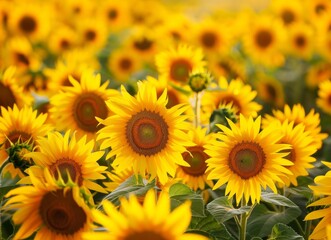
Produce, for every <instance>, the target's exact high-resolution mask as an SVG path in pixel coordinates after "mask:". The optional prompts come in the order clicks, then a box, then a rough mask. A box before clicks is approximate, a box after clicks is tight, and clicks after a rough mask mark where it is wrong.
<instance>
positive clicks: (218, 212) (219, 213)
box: [207, 197, 251, 223]
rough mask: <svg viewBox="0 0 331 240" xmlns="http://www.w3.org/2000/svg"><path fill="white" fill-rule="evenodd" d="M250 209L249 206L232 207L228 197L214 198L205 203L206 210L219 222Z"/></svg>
mask: <svg viewBox="0 0 331 240" xmlns="http://www.w3.org/2000/svg"><path fill="white" fill-rule="evenodd" d="M250 209H251V207H250V206H245V207H240V208H234V207H233V206H232V204H231V203H230V201H229V199H228V197H219V198H216V199H215V200H213V201H211V202H210V203H208V205H207V210H208V211H209V212H210V213H211V214H212V215H213V216H214V218H215V219H216V220H217V221H218V222H219V223H223V222H225V221H227V220H229V219H231V218H233V217H234V216H237V215H241V214H243V213H247V212H249V210H250Z"/></svg>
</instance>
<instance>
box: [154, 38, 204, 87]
mask: <svg viewBox="0 0 331 240" xmlns="http://www.w3.org/2000/svg"><path fill="white" fill-rule="evenodd" d="M203 58H204V56H203V53H202V50H201V49H200V48H192V47H189V46H188V45H183V44H181V45H178V47H177V48H171V49H169V50H168V51H163V52H160V53H159V54H157V55H156V58H155V63H156V67H157V70H158V72H159V74H160V77H164V78H166V79H167V80H170V81H173V82H174V83H177V84H180V85H185V84H187V83H188V76H189V74H190V73H191V72H193V71H198V70H202V69H203V68H204V67H205V65H206V62H205V61H204V60H203Z"/></svg>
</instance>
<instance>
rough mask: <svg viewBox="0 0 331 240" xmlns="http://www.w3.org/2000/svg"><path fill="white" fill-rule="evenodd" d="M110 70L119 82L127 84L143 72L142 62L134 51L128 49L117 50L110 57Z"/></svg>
mask: <svg viewBox="0 0 331 240" xmlns="http://www.w3.org/2000/svg"><path fill="white" fill-rule="evenodd" d="M108 68H109V70H110V71H111V73H112V74H114V79H115V80H116V81H117V82H125V81H128V80H129V79H130V78H131V77H132V75H133V74H134V73H136V72H138V71H139V70H142V62H141V59H140V56H139V55H138V54H136V53H135V52H134V51H132V50H130V49H128V48H123V49H116V50H114V51H112V53H111V54H110V56H109V60H108Z"/></svg>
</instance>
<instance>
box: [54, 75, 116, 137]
mask: <svg viewBox="0 0 331 240" xmlns="http://www.w3.org/2000/svg"><path fill="white" fill-rule="evenodd" d="M69 79H70V82H71V84H72V86H71V87H65V88H63V91H61V92H59V93H58V94H55V95H54V96H53V97H51V99H50V105H51V106H50V109H49V113H50V117H51V118H52V119H53V121H54V122H55V123H56V128H57V129H58V130H59V131H63V130H68V129H74V130H76V131H77V136H78V137H81V136H83V135H85V134H86V135H87V138H88V139H93V138H94V137H95V134H96V132H97V131H98V130H100V129H101V128H102V125H99V123H98V121H97V120H96V117H99V118H102V119H104V118H106V117H108V116H109V114H110V111H109V110H108V108H107V105H106V102H105V101H106V100H108V99H109V98H110V97H112V96H115V95H117V94H118V92H117V91H116V90H113V89H107V86H108V82H105V83H103V84H101V76H100V74H97V75H94V74H93V73H91V72H90V71H84V72H83V73H82V77H81V79H80V82H78V81H77V80H75V79H73V78H71V77H69Z"/></svg>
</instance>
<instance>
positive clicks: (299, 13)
mask: <svg viewBox="0 0 331 240" xmlns="http://www.w3.org/2000/svg"><path fill="white" fill-rule="evenodd" d="M270 10H271V12H272V14H275V15H276V16H277V17H279V18H280V19H281V20H282V22H283V23H284V25H285V26H290V25H291V24H293V23H296V22H298V21H301V20H303V16H304V15H303V13H304V12H303V10H304V8H303V6H302V2H301V1H300V0H292V1H287V0H277V1H271V4H270Z"/></svg>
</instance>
